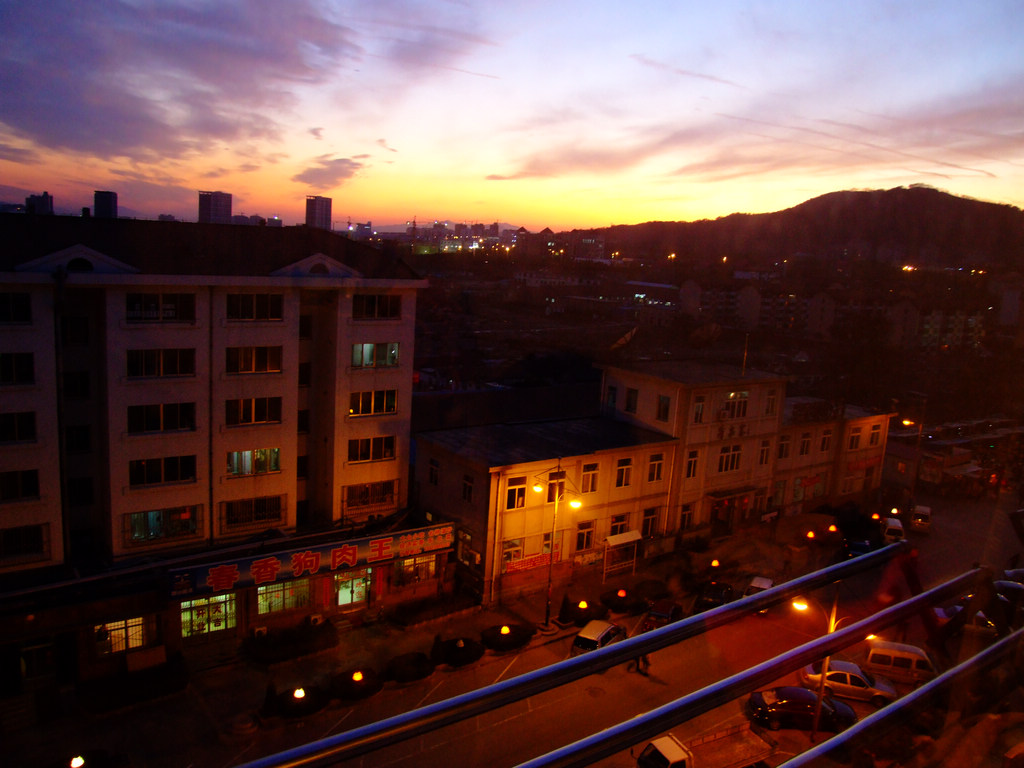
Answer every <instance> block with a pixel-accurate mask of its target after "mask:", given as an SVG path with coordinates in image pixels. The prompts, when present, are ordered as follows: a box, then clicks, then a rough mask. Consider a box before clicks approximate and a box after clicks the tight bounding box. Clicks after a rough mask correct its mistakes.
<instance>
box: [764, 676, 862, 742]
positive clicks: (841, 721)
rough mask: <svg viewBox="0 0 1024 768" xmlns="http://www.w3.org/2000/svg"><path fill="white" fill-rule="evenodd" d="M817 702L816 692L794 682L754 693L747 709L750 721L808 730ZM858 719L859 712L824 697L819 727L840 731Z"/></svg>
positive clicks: (835, 700)
mask: <svg viewBox="0 0 1024 768" xmlns="http://www.w3.org/2000/svg"><path fill="white" fill-rule="evenodd" d="M817 701H818V694H816V693H815V692H814V691H809V690H807V689H806V688H800V687H798V686H795V685H783V686H779V687H778V688H770V689H768V690H766V691H754V692H753V693H751V694H750V699H749V700H748V701H747V710H748V714H749V716H750V719H751V720H753V721H754V722H755V723H758V724H759V725H763V726H765V727H767V728H770V729H771V730H773V731H777V730H778V729H779V728H800V729H801V730H805V731H809V730H811V729H812V728H813V727H814V709H815V705H816V704H817ZM856 722H857V714H856V713H855V712H854V711H853V708H852V707H850V705H849V704H847V703H846V702H844V701H838V700H837V699H833V698H831V697H829V696H825V697H824V698H823V699H822V700H821V714H820V716H819V718H818V730H822V731H831V732H833V733H839V731H842V730H845V729H846V728H849V727H850V726H851V725H853V724H854V723H856Z"/></svg>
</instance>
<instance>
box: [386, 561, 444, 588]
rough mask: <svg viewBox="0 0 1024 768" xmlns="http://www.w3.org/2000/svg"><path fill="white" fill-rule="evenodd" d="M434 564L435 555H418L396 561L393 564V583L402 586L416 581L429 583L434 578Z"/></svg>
mask: <svg viewBox="0 0 1024 768" xmlns="http://www.w3.org/2000/svg"><path fill="white" fill-rule="evenodd" d="M436 563H437V557H436V556H435V555H420V556H419V557H407V558H405V559H404V560H398V561H397V562H396V563H395V583H396V584H398V585H399V586H402V585H404V584H415V583H416V582H418V581H429V580H430V579H432V578H434V574H435V572H436Z"/></svg>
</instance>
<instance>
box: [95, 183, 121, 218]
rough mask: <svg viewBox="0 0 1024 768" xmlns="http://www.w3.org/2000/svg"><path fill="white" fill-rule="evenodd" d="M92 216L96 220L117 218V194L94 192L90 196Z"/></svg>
mask: <svg viewBox="0 0 1024 768" xmlns="http://www.w3.org/2000/svg"><path fill="white" fill-rule="evenodd" d="M92 208H93V215H94V216H95V217H96V218H97V219H116V218H117V192H100V191H98V190H97V191H96V192H94V193H93V195H92Z"/></svg>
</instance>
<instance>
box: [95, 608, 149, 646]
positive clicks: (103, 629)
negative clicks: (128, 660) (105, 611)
mask: <svg viewBox="0 0 1024 768" xmlns="http://www.w3.org/2000/svg"><path fill="white" fill-rule="evenodd" d="M93 629H94V633H95V636H96V650H97V652H98V653H100V654H108V653H124V652H125V651H127V650H128V649H130V648H142V647H143V646H144V645H145V644H146V622H145V621H143V619H142V617H141V616H139V617H137V618H134V619H122V620H121V621H108V622H107V623H106V624H97V625H96V626H95V627H94V628H93Z"/></svg>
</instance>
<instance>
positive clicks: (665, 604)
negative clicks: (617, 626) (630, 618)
mask: <svg viewBox="0 0 1024 768" xmlns="http://www.w3.org/2000/svg"><path fill="white" fill-rule="evenodd" d="M681 618H683V607H682V606H681V605H679V603H677V602H675V601H674V600H658V601H656V602H655V603H654V604H653V605H652V606H651V607H650V609H648V611H647V613H646V614H644V618H643V619H642V620H641V622H640V631H641V632H650V631H651V630H652V629H657V628H658V627H664V626H665V625H666V624H671V623H672V622H674V621H679V620H680V619H681Z"/></svg>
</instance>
